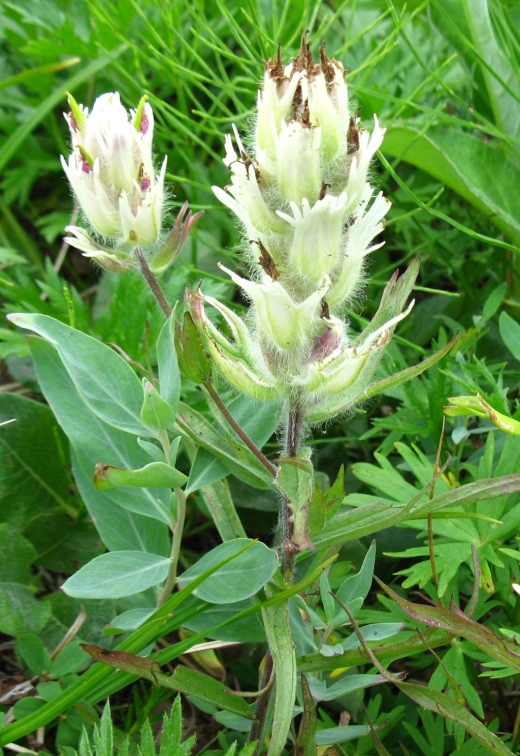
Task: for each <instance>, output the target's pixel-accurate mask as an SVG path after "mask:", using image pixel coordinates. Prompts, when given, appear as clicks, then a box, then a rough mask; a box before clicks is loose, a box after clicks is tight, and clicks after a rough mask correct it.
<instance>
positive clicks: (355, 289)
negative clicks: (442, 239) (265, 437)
mask: <svg viewBox="0 0 520 756" xmlns="http://www.w3.org/2000/svg"><path fill="white" fill-rule="evenodd" d="M320 53H321V59H320V62H319V63H315V62H314V60H313V58H312V54H311V51H310V45H309V44H308V42H307V40H306V39H305V38H304V40H303V42H302V47H301V50H300V53H299V55H298V56H297V57H296V58H295V59H294V60H293V62H292V63H291V64H290V65H288V66H285V67H284V66H283V65H282V62H281V57H280V52H278V56H277V58H276V59H275V60H274V61H268V62H267V63H266V72H265V76H264V82H263V88H262V90H261V92H259V95H258V116H257V120H256V127H255V133H254V140H253V141H254V145H253V148H252V150H251V151H249V152H248V150H247V149H246V148H245V146H244V144H243V143H242V141H241V139H240V136H239V134H238V132H237V130H236V129H234V136H235V145H234V144H233V140H232V138H231V137H230V136H228V137H227V139H226V157H225V159H224V162H225V164H226V166H227V167H228V168H229V169H230V171H231V185H230V186H228V187H226V190H223V189H221V188H218V187H214V189H213V190H214V192H215V194H216V196H217V197H218V199H219V200H220V201H221V202H223V203H224V204H225V205H226V206H227V207H228V208H230V209H231V210H232V211H233V212H234V213H235V215H236V216H237V217H238V219H239V220H240V222H241V225H242V227H243V232H244V239H245V249H246V259H247V262H248V265H249V269H250V278H251V280H249V279H246V278H244V277H242V276H239V275H237V274H236V273H234V272H232V271H230V270H228V269H227V268H224V267H223V266H222V268H223V270H224V271H225V272H226V273H227V274H228V275H229V276H230V277H231V279H232V280H233V281H234V282H235V283H236V284H237V285H238V286H240V287H241V289H242V291H243V292H244V294H245V295H246V296H247V298H248V299H249V300H250V302H251V305H252V307H251V316H250V320H249V322H248V323H247V324H246V322H244V321H242V320H241V318H239V317H238V316H237V315H236V314H235V313H234V312H233V311H232V310H230V309H229V308H228V307H226V306H225V305H223V304H222V303H220V302H219V301H217V300H216V299H214V298H212V297H206V296H204V295H203V294H202V293H201V292H200V290H197V291H195V292H193V293H191V294H190V296H189V300H190V302H191V308H192V313H193V316H194V318H195V320H196V321H197V322H198V324H199V328H200V330H201V333H202V334H203V337H204V339H205V343H206V346H207V348H208V349H209V351H210V353H211V355H212V356H213V358H214V360H215V362H216V364H217V365H218V367H219V369H220V371H221V372H222V373H223V375H224V376H225V377H226V379H227V380H228V381H229V382H230V383H232V384H233V385H234V386H236V387H237V388H239V389H240V390H241V391H243V392H245V393H246V394H249V395H251V396H253V397H257V398H260V399H275V398H282V397H287V396H289V397H291V400H292V401H293V402H294V401H297V402H298V404H299V405H300V406H301V408H302V411H303V413H304V414H305V417H306V418H307V419H308V420H309V421H311V422H320V421H322V420H325V419H327V418H328V417H331V416H332V415H334V414H336V413H337V412H339V411H341V410H342V409H344V408H345V407H347V406H348V405H349V404H350V403H352V401H354V400H355V399H356V398H358V397H359V395H360V394H361V393H362V391H363V389H364V388H365V387H366V386H367V385H368V382H369V381H370V378H371V376H372V374H373V372H374V370H375V367H376V365H377V362H378V360H379V359H380V357H381V354H382V351H383V348H384V347H385V345H386V344H387V343H388V341H389V340H390V338H391V334H392V331H393V328H394V326H395V325H396V323H397V322H398V321H399V320H401V319H402V318H403V317H405V316H406V314H407V312H408V310H407V311H406V312H402V307H403V304H404V303H401V304H400V307H397V306H396V302H397V300H396V299H395V298H394V300H395V302H394V300H392V301H393V302H394V305H395V306H394V305H392V306H391V307H390V308H388V307H387V308H386V310H385V312H384V314H385V316H386V320H385V321H383V322H380V320H381V317H380V315H381V313H380V314H379V316H376V318H375V319H374V321H373V323H372V324H371V325H370V326H369V327H368V328H367V329H366V331H365V332H364V334H362V335H361V337H358V338H357V339H354V340H353V339H352V338H351V336H350V335H349V334H348V331H347V323H346V322H345V320H344V319H343V318H342V317H341V311H342V308H344V305H345V303H347V302H348V301H349V300H351V299H352V298H353V297H354V296H355V295H356V294H358V293H359V288H360V286H361V283H362V278H363V263H364V259H365V257H366V255H368V254H369V253H370V252H373V251H374V250H376V249H378V248H379V247H381V246H382V244H381V243H379V244H375V245H373V244H372V240H373V239H374V237H376V236H377V235H378V234H379V233H380V232H381V231H382V230H383V228H384V216H385V214H386V213H387V212H388V209H389V207H390V203H389V202H388V200H386V199H385V198H384V197H383V195H382V193H380V194H378V195H377V196H376V197H375V198H374V197H373V195H374V190H373V188H372V187H371V186H370V183H369V181H368V178H367V177H368V170H369V166H370V161H371V159H372V157H373V155H374V153H375V152H376V150H377V149H378V148H379V147H380V145H381V143H382V140H383V136H384V129H382V128H381V127H380V126H379V123H378V120H377V118H376V117H375V116H374V128H373V131H372V133H371V134H369V133H368V132H367V131H365V130H364V129H363V128H361V126H360V124H359V119H358V118H357V117H356V116H355V115H350V113H349V107H348V90H347V85H346V82H345V71H344V69H343V66H342V65H341V63H339V62H338V61H336V60H330V59H329V58H327V56H326V55H325V51H324V49H323V48H322V49H321V50H320ZM204 303H206V304H209V305H212V306H213V307H215V308H217V310H219V311H220V313H221V314H222V316H223V317H224V319H225V321H226V322H227V324H228V326H229V329H230V331H231V334H232V340H230V339H228V338H226V336H224V334H223V333H222V332H220V331H219V330H218V329H217V328H216V327H215V326H214V325H213V324H212V323H211V321H210V320H209V319H208V318H207V316H206V315H205V312H204Z"/></svg>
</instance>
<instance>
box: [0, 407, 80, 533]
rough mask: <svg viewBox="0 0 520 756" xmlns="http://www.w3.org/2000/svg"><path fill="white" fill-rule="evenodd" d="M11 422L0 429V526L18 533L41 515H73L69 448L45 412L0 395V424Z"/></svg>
mask: <svg viewBox="0 0 520 756" xmlns="http://www.w3.org/2000/svg"><path fill="white" fill-rule="evenodd" d="M11 418H15V420H16V422H14V423H9V425H5V426H3V427H2V428H0V520H1V521H2V522H7V523H10V524H11V525H12V526H13V527H15V528H17V529H20V530H21V529H23V528H25V527H27V526H28V525H29V524H30V523H31V521H32V520H34V519H36V518H38V517H39V516H40V515H41V514H42V513H43V512H45V513H50V512H54V511H56V508H57V507H60V508H62V509H63V511H70V510H71V507H70V504H69V490H68V489H69V482H68V480H67V476H66V475H64V467H65V466H66V465H67V464H68V443H67V440H66V438H65V436H64V435H63V433H62V432H61V430H60V429H59V427H58V425H57V422H56V420H55V418H54V416H53V414H52V411H51V410H50V409H49V408H48V407H46V406H45V405H43V404H40V403H39V402H34V401H32V399H27V398H26V397H24V396H19V395H16V394H8V393H2V394H0V423H1V422H5V421H6V420H10V419H11ZM51 543H52V541H51Z"/></svg>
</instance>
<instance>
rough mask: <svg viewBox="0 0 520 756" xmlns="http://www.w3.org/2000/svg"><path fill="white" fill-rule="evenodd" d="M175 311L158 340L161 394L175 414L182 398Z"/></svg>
mask: <svg viewBox="0 0 520 756" xmlns="http://www.w3.org/2000/svg"><path fill="white" fill-rule="evenodd" d="M174 336H175V311H174V312H173V313H172V314H171V315H170V317H169V318H168V320H167V321H166V323H165V324H164V325H163V327H162V329H161V333H160V334H159V338H158V339H157V364H158V368H159V388H160V394H161V396H162V398H163V399H165V400H166V401H167V402H168V404H169V405H170V407H171V408H172V410H173V412H174V413H176V412H177V409H178V407H179V399H180V396H181V374H180V371H179V363H178V361H177V352H176V351H175V345H174Z"/></svg>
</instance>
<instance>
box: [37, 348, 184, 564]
mask: <svg viewBox="0 0 520 756" xmlns="http://www.w3.org/2000/svg"><path fill="white" fill-rule="evenodd" d="M29 344H30V347H31V354H32V356H33V359H34V362H35V365H36V372H37V375H38V382H39V384H40V387H41V390H42V392H43V394H44V396H45V398H46V399H47V401H48V402H49V404H50V405H51V406H52V408H53V411H54V414H55V416H56V419H57V420H58V422H59V424H60V426H61V427H62V428H63V430H64V431H65V433H66V434H67V436H68V438H69V441H70V442H71V444H72V447H73V454H72V464H73V472H74V477H75V479H76V483H77V485H78V488H79V491H80V494H81V496H82V498H83V501H84V502H85V504H86V506H87V508H88V510H89V513H90V515H91V517H92V519H93V520H94V522H95V523H96V528H97V530H98V532H99V534H100V536H101V538H102V539H103V542H104V543H105V545H106V546H107V548H109V549H110V550H112V551H122V550H125V549H130V550H141V551H147V552H150V553H154V554H164V555H166V554H168V553H169V548H170V547H169V540H168V531H167V528H166V525H164V524H163V523H164V521H165V518H164V513H163V512H162V510H161V509H159V508H157V506H156V504H157V501H158V498H159V497H160V496H161V495H162V494H161V490H160V489H126V490H125V491H121V490H119V489H114V490H111V491H106V492H105V491H98V490H96V487H95V485H94V481H93V474H94V467H95V465H96V463H97V462H99V459H100V457H101V458H102V459H103V460H104V462H105V463H106V464H112V465H114V466H116V467H120V468H123V469H138V468H140V467H141V466H144V465H145V464H146V463H147V462H148V461H149V458H148V455H147V454H146V452H144V451H143V450H142V449H140V448H139V445H138V444H137V443H136V438H135V436H134V435H132V434H129V433H124V432H123V431H119V430H117V429H116V428H113V427H112V426H111V425H108V424H107V423H104V422H103V421H102V420H100V419H99V417H97V416H96V415H94V414H93V413H92V412H91V411H90V410H89V408H88V407H87V405H86V404H85V402H84V401H83V399H82V397H81V396H80V395H79V394H78V392H77V390H76V388H75V387H74V384H73V383H72V380H71V378H70V376H69V374H68V373H67V371H66V370H65V368H64V366H63V363H62V361H61V359H60V357H59V354H58V352H57V351H56V349H55V348H54V347H53V346H52V345H51V344H49V343H48V342H46V341H44V340H43V339H39V338H36V337H30V339H29ZM143 515H144V516H143ZM151 518H154V519H155V520H159V521H160V523H161V524H158V523H157V522H154V521H153V519H151ZM168 522H169V520H168Z"/></svg>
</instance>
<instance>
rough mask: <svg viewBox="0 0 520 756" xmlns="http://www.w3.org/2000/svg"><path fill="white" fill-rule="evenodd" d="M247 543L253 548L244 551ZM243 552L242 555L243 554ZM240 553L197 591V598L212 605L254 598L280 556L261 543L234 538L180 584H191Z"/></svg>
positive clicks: (194, 569)
mask: <svg viewBox="0 0 520 756" xmlns="http://www.w3.org/2000/svg"><path fill="white" fill-rule="evenodd" d="M248 544H250V546H249V547H248V548H247V549H245V550H244V547H246V546H247V545H248ZM240 552H242V553H240ZM233 554H237V556H236V557H235V558H234V559H232V560H231V561H230V562H228V564H226V565H224V566H223V567H221V568H220V569H218V570H217V571H216V572H214V573H213V575H211V577H209V578H208V579H207V580H205V581H204V583H202V585H200V586H199V587H198V588H196V589H195V591H194V594H195V595H196V596H198V598H201V599H203V600H204V601H207V602H208V603H210V604H232V603H234V602H235V601H242V600H243V599H246V598H249V597H250V596H254V595H255V593H258V591H259V590H260V589H261V588H263V587H264V585H265V584H266V583H267V581H268V580H270V579H271V578H272V576H273V575H274V573H275V572H276V570H277V568H278V555H277V553H276V552H275V551H273V549H269V548H268V547H267V546H265V544H263V543H260V542H259V541H251V540H250V539H248V538H235V539H234V540H232V541H226V543H221V544H220V546H217V547H216V548H214V549H212V550H211V551H210V552H209V553H208V554H205V555H204V556H203V557H202V559H199V561H198V562H196V563H195V564H194V565H193V566H192V567H190V568H189V569H188V570H186V572H184V573H183V574H182V575H181V576H180V577H179V584H180V585H182V586H183V587H184V586H187V585H189V584H190V583H191V582H192V581H193V580H195V579H196V578H198V577H199V576H200V575H202V574H203V573H204V572H206V571H207V570H209V569H211V568H212V567H214V566H215V565H216V564H218V563H219V562H222V561H223V560H224V559H228V558H230V557H232V556H233Z"/></svg>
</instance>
